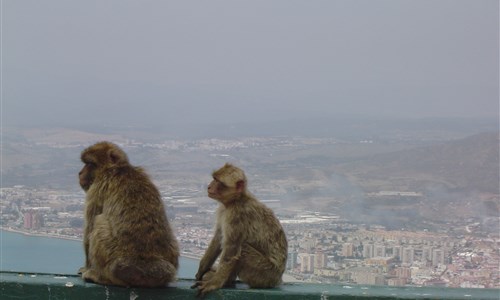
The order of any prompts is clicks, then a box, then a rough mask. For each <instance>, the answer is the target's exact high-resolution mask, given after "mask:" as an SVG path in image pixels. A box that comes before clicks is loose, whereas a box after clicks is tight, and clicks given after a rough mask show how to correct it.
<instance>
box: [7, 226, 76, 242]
mask: <svg viewBox="0 0 500 300" xmlns="http://www.w3.org/2000/svg"><path fill="white" fill-rule="evenodd" d="M0 230H3V231H7V232H13V233H19V234H23V235H26V236H37V237H46V238H56V239H63V240H70V241H77V242H81V241H82V239H81V238H76V237H71V236H67V235H59V234H47V233H40V232H29V231H24V230H20V229H16V228H11V227H3V226H0Z"/></svg>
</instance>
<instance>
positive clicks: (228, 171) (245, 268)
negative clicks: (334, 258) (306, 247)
mask: <svg viewBox="0 0 500 300" xmlns="http://www.w3.org/2000/svg"><path fill="white" fill-rule="evenodd" d="M212 177H213V180H212V182H211V183H210V184H209V185H208V188H207V192H208V197H209V198H212V199H214V200H216V201H218V202H219V207H218V209H217V212H216V225H215V233H214V237H213V238H212V241H211V242H210V244H209V246H208V249H207V250H206V252H205V254H204V255H203V257H202V259H201V261H200V265H199V268H198V272H197V273H196V276H195V279H196V283H195V284H194V285H193V286H192V287H191V288H198V291H197V296H201V297H203V296H205V295H206V294H207V293H209V292H210V291H213V290H217V289H219V288H221V287H224V286H231V285H233V284H234V282H235V280H236V277H239V279H240V280H241V281H242V282H244V283H246V284H248V285H249V286H250V288H272V287H276V286H278V285H279V284H281V282H282V275H283V273H284V271H285V267H286V260H287V255H288V242H287V239H286V235H285V232H284V230H283V227H282V226H281V224H280V222H279V220H278V219H277V218H276V216H275V215H274V213H273V211H272V210H271V209H270V208H268V207H267V206H265V205H264V204H263V203H262V202H260V201H258V200H257V199H256V198H255V196H253V195H252V194H251V193H250V192H249V191H248V190H247V179H246V176H245V173H244V172H243V170H242V169H240V168H238V167H235V166H233V165H232V164H229V163H226V164H225V165H224V166H223V167H221V168H220V169H219V170H217V171H215V172H213V174H212ZM219 256H220V260H219V265H218V267H217V268H213V267H212V266H213V264H214V262H215V261H216V260H217V258H218V257H219Z"/></svg>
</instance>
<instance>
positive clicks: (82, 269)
mask: <svg viewBox="0 0 500 300" xmlns="http://www.w3.org/2000/svg"><path fill="white" fill-rule="evenodd" d="M85 271H87V268H86V267H81V268H80V269H78V273H77V274H78V275H82V274H83V273H85Z"/></svg>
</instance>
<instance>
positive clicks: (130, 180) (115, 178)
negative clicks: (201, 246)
mask: <svg viewBox="0 0 500 300" xmlns="http://www.w3.org/2000/svg"><path fill="white" fill-rule="evenodd" d="M81 160H82V162H83V163H84V164H85V165H84V167H83V168H82V170H81V171H80V173H79V180H80V186H81V187H82V189H83V190H84V191H85V192H86V203H85V229H84V237H83V243H84V250H85V266H84V267H82V268H80V270H79V273H81V274H82V278H83V279H85V280H86V281H92V282H95V283H99V284H106V285H118V286H126V287H132V286H134V287H164V286H166V285H167V284H168V283H169V282H171V281H173V280H174V279H175V275H176V273H177V268H178V265H179V263H178V259H179V246H178V244H177V240H176V238H175V236H174V233H173V231H172V229H171V227H170V225H169V222H168V220H167V217H166V214H165V209H164V206H163V202H162V200H161V197H160V193H159V191H158V189H157V188H156V186H155V185H154V184H153V182H152V181H151V179H150V178H149V176H148V175H147V174H146V172H145V171H144V170H143V169H142V168H140V167H135V166H132V165H131V164H130V163H129V161H128V157H127V154H126V153H125V152H124V151H123V150H122V149H120V148H119V147H118V146H117V145H115V144H112V143H109V142H100V143H97V144H95V145H93V146H90V147H88V148H87V149H85V150H83V152H82V153H81Z"/></svg>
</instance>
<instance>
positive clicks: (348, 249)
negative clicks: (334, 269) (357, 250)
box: [342, 243, 354, 257]
mask: <svg viewBox="0 0 500 300" xmlns="http://www.w3.org/2000/svg"><path fill="white" fill-rule="evenodd" d="M353 255H354V245H353V244H352V243H345V244H343V245H342V256H344V257H352V256H353Z"/></svg>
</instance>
